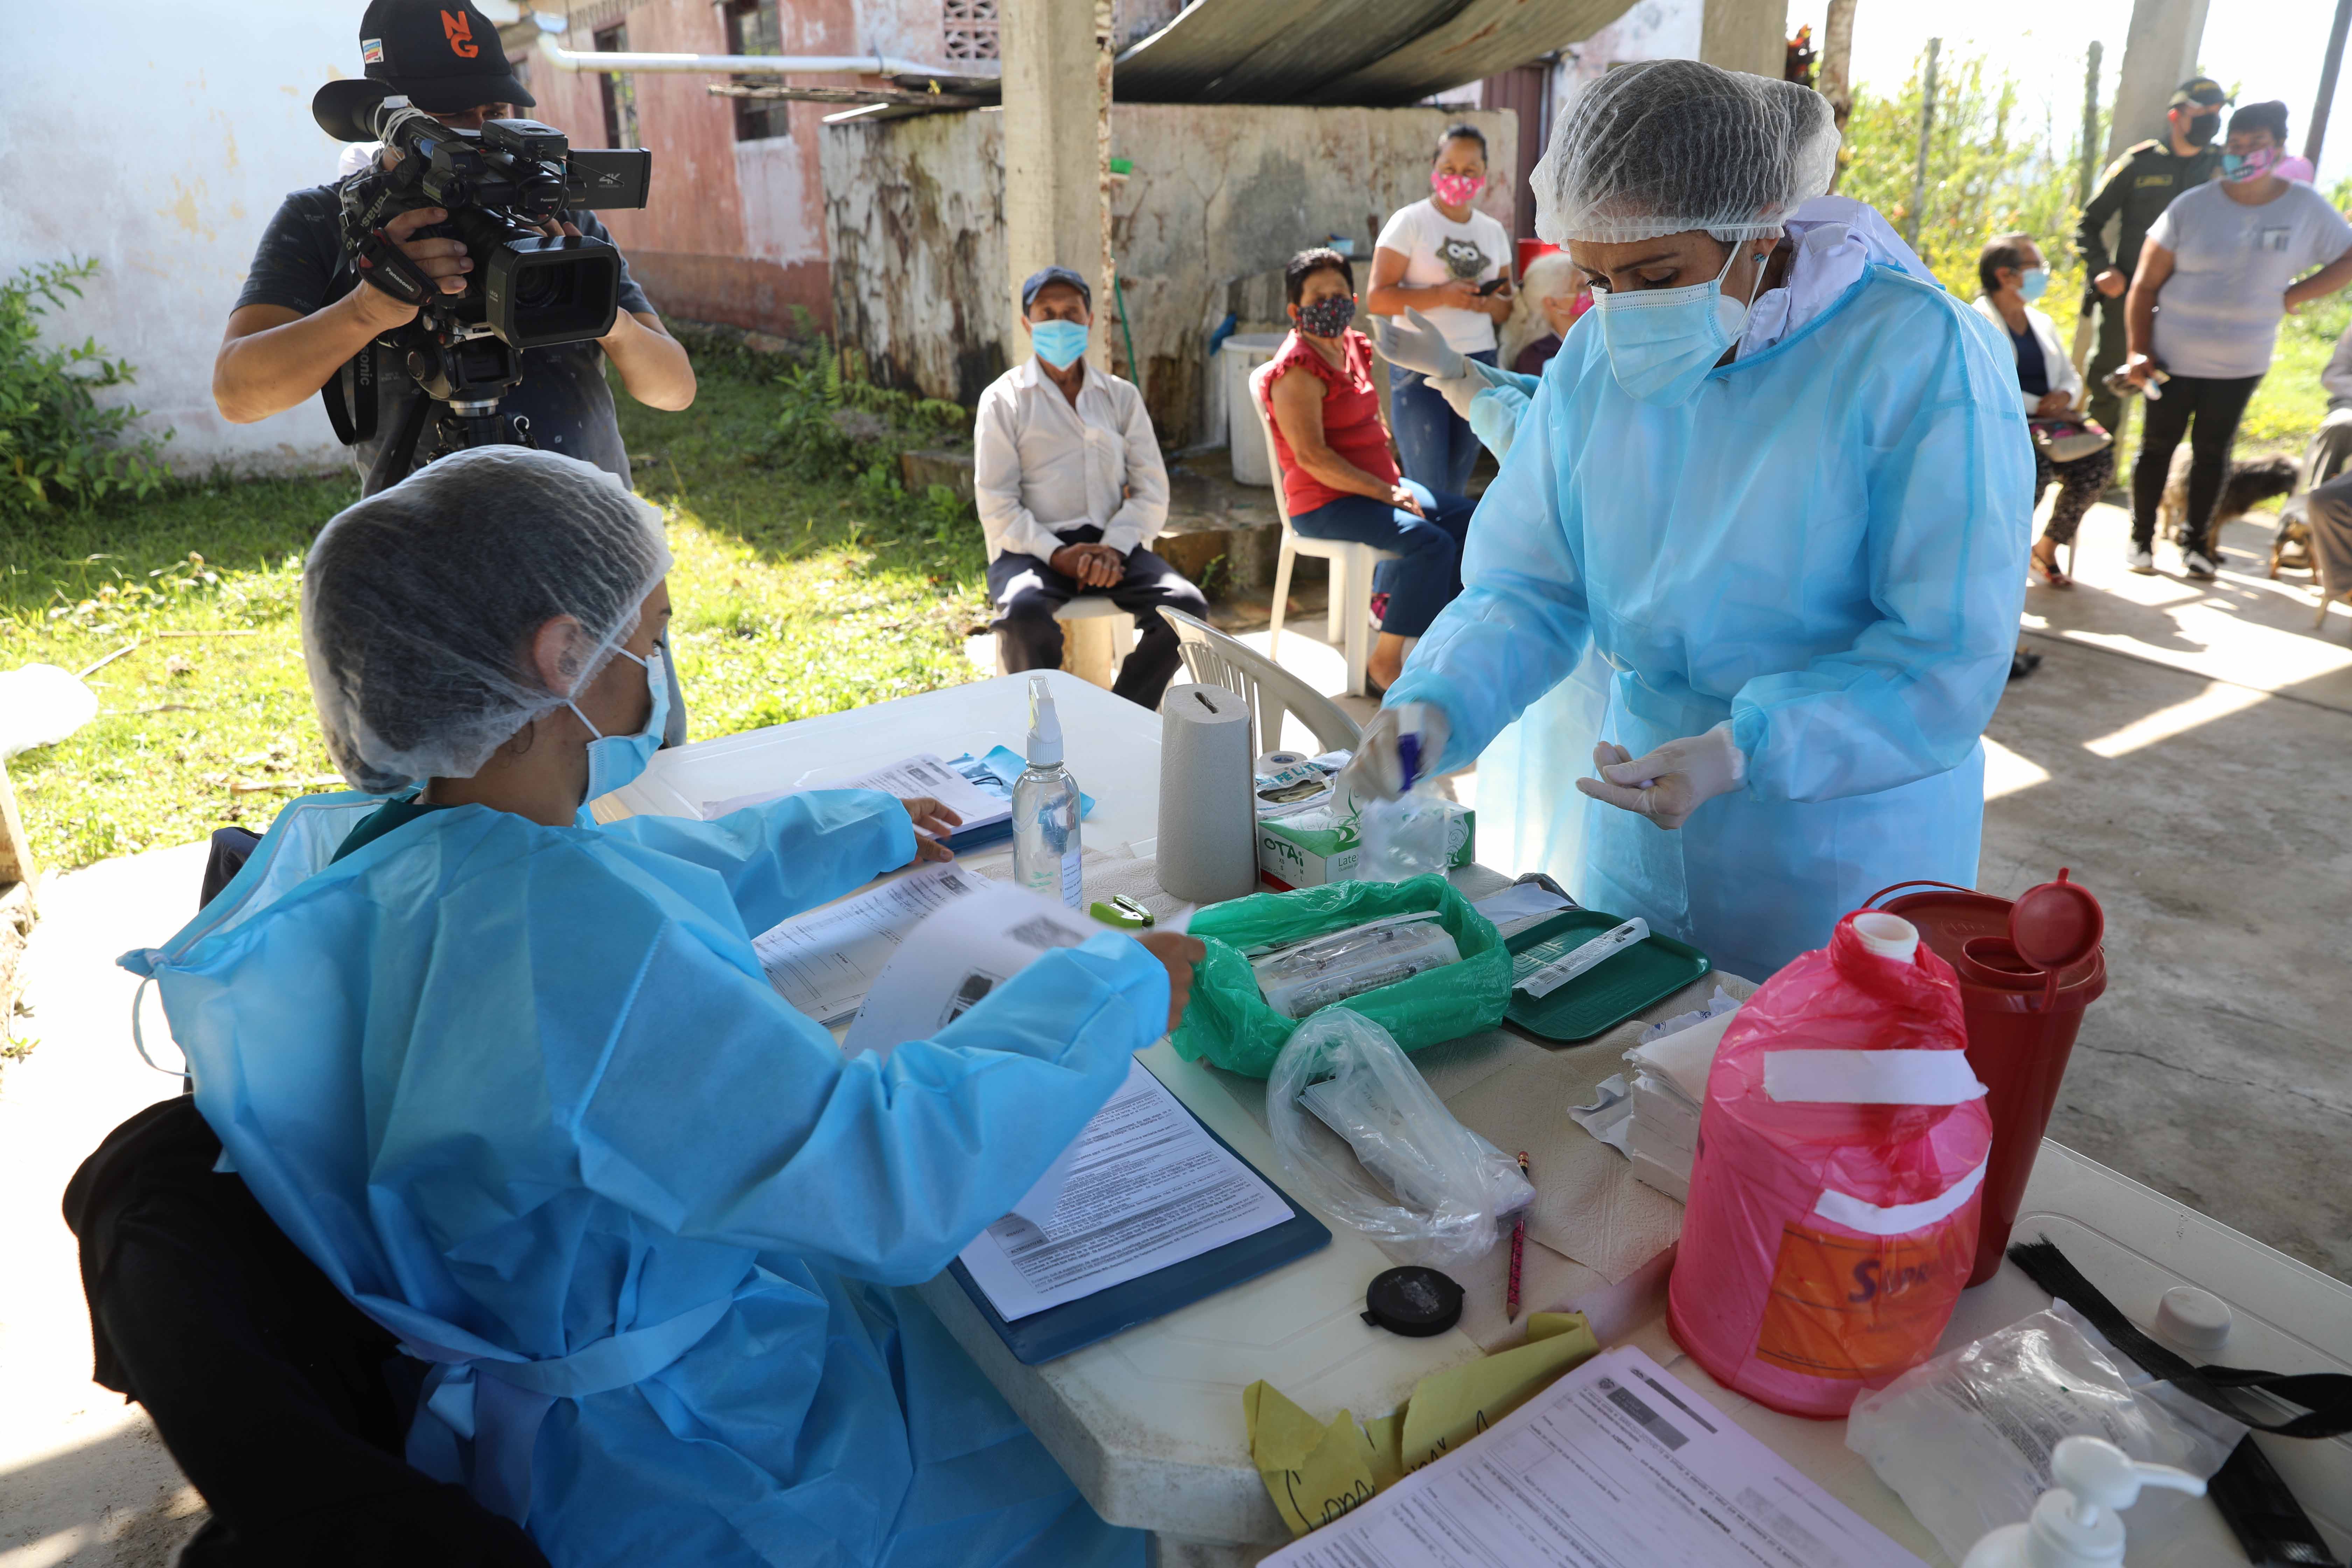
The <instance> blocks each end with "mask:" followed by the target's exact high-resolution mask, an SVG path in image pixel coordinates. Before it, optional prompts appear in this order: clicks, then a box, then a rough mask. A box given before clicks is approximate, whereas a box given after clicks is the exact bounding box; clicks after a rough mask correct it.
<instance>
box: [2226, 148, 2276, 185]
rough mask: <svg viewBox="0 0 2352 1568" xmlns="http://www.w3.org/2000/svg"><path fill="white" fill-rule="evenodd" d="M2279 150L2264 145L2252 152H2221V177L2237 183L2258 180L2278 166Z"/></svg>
mask: <svg viewBox="0 0 2352 1568" xmlns="http://www.w3.org/2000/svg"><path fill="white" fill-rule="evenodd" d="M2278 162H2279V150H2278V149H2277V148H2275V147H2264V148H2263V149H2262V150H2261V151H2259V152H2254V153H2222V154H2221V177H2222V178H2223V179H2225V180H2229V181H2232V182H2234V183H2236V184H2245V183H2246V182H2247V181H2248V180H2259V179H2261V178H2262V177H2263V175H2264V174H2269V173H2270V172H2271V171H2272V170H2273V169H2275V168H2277V167H2278Z"/></svg>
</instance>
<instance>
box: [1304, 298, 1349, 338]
mask: <svg viewBox="0 0 2352 1568" xmlns="http://www.w3.org/2000/svg"><path fill="white" fill-rule="evenodd" d="M1355 319H1356V301H1355V300H1352V299H1350V298H1349V296H1347V295H1345V294H1331V295H1327V296H1326V297H1324V298H1323V299H1320V300H1316V301H1315V303H1313V304H1312V305H1301V306H1299V307H1298V330H1299V331H1302V332H1306V333H1308V334H1310V335H1312V336H1314V337H1318V338H1336V337H1338V336H1339V334H1340V333H1341V332H1344V331H1347V330H1348V323H1349V322H1350V321H1354V320H1355Z"/></svg>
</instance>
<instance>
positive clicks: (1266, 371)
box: [1249, 361, 1396, 697]
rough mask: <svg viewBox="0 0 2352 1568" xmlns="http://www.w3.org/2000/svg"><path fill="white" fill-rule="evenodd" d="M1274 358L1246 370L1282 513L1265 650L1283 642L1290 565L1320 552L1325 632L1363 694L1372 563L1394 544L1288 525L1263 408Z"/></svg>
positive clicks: (1353, 688) (1353, 690)
mask: <svg viewBox="0 0 2352 1568" xmlns="http://www.w3.org/2000/svg"><path fill="white" fill-rule="evenodd" d="M1273 381H1274V364H1273V362H1271V361H1268V362H1267V363H1265V364H1262V365H1260V366H1258V367H1257V369H1255V370H1254V371H1252V372H1250V378H1249V390H1250V406H1251V407H1252V408H1254V409H1255V410H1257V422H1258V427H1259V428H1260V429H1262V430H1264V431H1265V451H1266V460H1267V461H1268V462H1270V463H1272V464H1273V465H1274V510H1275V514H1276V516H1278V517H1280V518H1281V519H1282V560H1281V563H1280V564H1278V565H1277V566H1276V568H1275V571H1274V623H1273V625H1272V626H1270V627H1269V628H1268V630H1267V632H1266V638H1265V646H1266V651H1267V652H1268V653H1269V654H1272V653H1277V652H1279V651H1280V650H1281V647H1282V618H1283V616H1284V614H1285V612H1286V611H1287V610H1288V609H1289V607H1290V568H1291V564H1292V563H1293V562H1294V561H1296V560H1297V557H1299V556H1301V555H1313V556H1318V557H1320V558H1321V559H1322V560H1324V561H1326V562H1328V563H1329V564H1330V568H1331V593H1330V599H1329V609H1328V612H1327V616H1328V619H1327V624H1326V626H1325V630H1324V636H1326V637H1328V638H1329V639H1330V640H1331V641H1333V642H1335V643H1338V644H1339V646H1340V647H1341V648H1342V649H1343V650H1344V651H1345V652H1346V654H1347V656H1348V695H1349V696H1350V697H1361V696H1362V695H1364V667H1365V666H1366V665H1367V664H1369V663H1370V662H1371V657H1372V569H1373V568H1374V567H1376V566H1378V565H1379V564H1380V563H1381V562H1383V561H1393V560H1395V559H1396V552H1395V551H1393V550H1379V549H1375V548H1374V547H1373V546H1371V545H1369V544H1358V543H1355V542H1353V541H1350V540H1345V539H1309V538H1307V537H1306V536H1305V535H1304V534H1302V533H1300V532H1299V531H1297V529H1295V528H1293V527H1291V526H1290V502H1289V500H1288V499H1287V498H1286V496H1285V495H1284V493H1283V489H1282V458H1281V456H1280V454H1279V453H1278V452H1276V449H1275V445H1274V419H1273V416H1271V415H1269V414H1268V413H1267V412H1266V409H1267V391H1268V389H1269V387H1270V386H1271V385H1272V384H1273Z"/></svg>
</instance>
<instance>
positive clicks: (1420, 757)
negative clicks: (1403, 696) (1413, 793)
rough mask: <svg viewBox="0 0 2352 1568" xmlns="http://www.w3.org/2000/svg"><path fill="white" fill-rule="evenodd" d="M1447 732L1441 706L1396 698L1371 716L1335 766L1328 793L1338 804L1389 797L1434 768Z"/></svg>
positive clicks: (1386, 798)
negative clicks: (1344, 758)
mask: <svg viewBox="0 0 2352 1568" xmlns="http://www.w3.org/2000/svg"><path fill="white" fill-rule="evenodd" d="M1452 732H1453V728H1452V726H1451V725H1449V724H1447V723H1446V721H1445V713H1444V710H1442V709H1440V708H1438V707H1437V706H1436V705H1435V704H1433V703H1429V702H1400V703H1398V704H1397V705H1396V706H1395V707H1393V708H1383V709H1381V710H1380V711H1379V712H1378V713H1375V714H1373V715H1372V721H1371V722H1370V723H1369V724H1367V725H1365V726H1364V732H1363V734H1362V735H1360V736H1359V737H1358V738H1357V741H1356V754H1355V755H1354V756H1352V757H1350V758H1349V759H1348V765H1347V766H1346V767H1344V768H1342V769H1340V770H1339V784H1338V787H1337V789H1336V790H1335V791H1334V793H1335V794H1336V795H1339V797H1341V804H1342V805H1343V808H1345V807H1350V806H1353V805H1359V804H1360V803H1362V802H1364V801H1368V800H1394V799H1396V797H1397V796H1399V795H1402V794H1403V793H1404V792H1405V791H1407V790H1409V789H1411V788H1412V785H1413V781H1414V780H1415V779H1418V778H1421V777H1423V776H1424V775H1426V774H1429V773H1434V772H1436V771H1437V759H1438V758H1439V757H1440V756H1443V755H1444V752H1445V738H1446V737H1447V736H1448V735H1449V734H1451V733H1452Z"/></svg>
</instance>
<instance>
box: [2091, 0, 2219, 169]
mask: <svg viewBox="0 0 2352 1568" xmlns="http://www.w3.org/2000/svg"><path fill="white" fill-rule="evenodd" d="M2205 5H2206V0H2133V4H2132V17H2131V30H2130V31H2129V32H2128V33H2126V35H2125V36H2124V65H2123V76H2122V79H2121V80H2120V81H2118V82H2117V83H2116V118H2115V123H2114V125H2113V126H2112V127H2111V128H2110V129H2109V130H2108V132H2107V159H2108V161H2109V162H2110V163H2112V162H2113V161H2114V160H2115V159H2116V158H2117V157H2120V156H2121V155H2122V153H2123V150H2124V149H2125V148H2126V147H2128V146H2131V145H2132V144H2133V143H2134V142H2145V141H2147V139H2148V138H2149V137H2151V136H2153V137H2156V138H2157V139H2158V140H2159V141H2160V140H2162V139H2163V138H2164V136H2165V135H2166V134H2167V131H2166V127H2165V123H2164V110H2165V106H2166V105H2167V104H2168V102H2169V101H2170V100H2171V98H2172V93H2173V89H2175V88H2177V87H2179V85H2180V84H2181V83H2182V82H2184V81H2187V80H2188V79H2189V78H2190V77H2192V76H2195V75H2196V74H2197V50H2198V46H2199V44H2200V42H2201V41H2202V40H2203V39H2204V37H2205Z"/></svg>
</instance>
